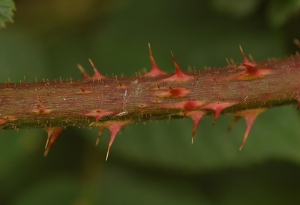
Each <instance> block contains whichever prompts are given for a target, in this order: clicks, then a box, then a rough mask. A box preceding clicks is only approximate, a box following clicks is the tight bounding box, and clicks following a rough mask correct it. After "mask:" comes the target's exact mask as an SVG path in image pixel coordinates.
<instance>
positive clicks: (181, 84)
mask: <svg viewBox="0 0 300 205" xmlns="http://www.w3.org/2000/svg"><path fill="white" fill-rule="evenodd" d="M246 69H248V67H247V64H245V63H244V64H241V65H234V64H229V65H228V66H227V67H225V68H220V69H209V70H205V71H192V72H189V73H186V75H185V77H184V76H181V77H180V76H179V74H180V73H179V74H178V72H179V71H178V72H177V71H176V72H177V74H178V76H179V77H178V79H177V78H175V77H176V76H175V75H176V73H175V75H174V74H166V75H165V74H159V75H157V76H155V77H145V76H135V77H130V78H107V77H106V78H102V79H98V80H97V79H95V80H79V81H74V80H66V81H61V80H56V81H52V82H50V81H44V82H36V83H28V82H20V83H2V84H0V126H1V128H2V129H20V128H46V127H48V128H49V127H67V126H78V127H85V126H89V125H93V126H100V125H101V124H105V123H107V122H112V121H125V120H130V121H135V122H139V121H148V120H162V119H168V118H170V117H171V118H182V117H185V116H188V115H186V113H187V112H190V111H194V110H197V111H198V110H201V111H205V113H206V114H213V113H214V112H215V110H214V109H212V108H210V107H209V106H206V105H210V104H212V103H215V104H220V105H223V104H224V103H227V104H228V103H229V104H228V105H229V106H225V105H224V106H223V107H222V110H221V113H222V114H224V113H232V114H234V115H235V113H238V112H239V111H243V110H248V109H255V108H262V107H265V108H270V107H275V106H280V105H284V104H291V103H296V102H297V101H298V99H300V95H299V90H300V80H299V79H300V55H297V54H296V55H295V56H292V57H289V58H286V59H283V60H272V61H268V62H263V63H255V69H257V70H258V71H263V70H267V71H268V72H267V73H266V74H264V73H263V74H255V73H252V71H251V70H250V71H251V72H250V71H249V70H248V72H247V71H246ZM172 76H175V77H173V78H172ZM186 76H188V77H186ZM189 102H192V106H188V105H189V104H187V103H189ZM193 102H197V103H194V104H197V105H194V104H193ZM103 113H104V114H103ZM96 121H97V122H96Z"/></svg>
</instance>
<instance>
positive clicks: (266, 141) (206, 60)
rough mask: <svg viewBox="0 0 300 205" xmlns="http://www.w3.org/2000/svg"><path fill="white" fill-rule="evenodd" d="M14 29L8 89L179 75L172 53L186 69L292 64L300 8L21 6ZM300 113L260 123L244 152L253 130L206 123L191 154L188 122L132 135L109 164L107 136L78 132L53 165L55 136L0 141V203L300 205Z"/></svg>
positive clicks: (10, 136)
mask: <svg viewBox="0 0 300 205" xmlns="http://www.w3.org/2000/svg"><path fill="white" fill-rule="evenodd" d="M15 3H16V8H17V11H16V13H15V17H14V22H15V23H14V24H10V23H9V24H7V26H6V28H5V29H1V30H0V72H1V75H0V80H1V82H4V81H7V80H8V78H9V79H10V81H13V82H19V80H21V79H23V78H24V76H25V77H26V80H27V81H34V79H35V77H37V78H38V79H40V80H42V79H43V78H47V79H50V80H51V79H57V78H59V77H62V78H63V79H66V78H69V77H72V78H74V79H81V78H82V77H81V74H80V72H79V71H78V69H77V67H76V64H77V63H80V64H82V65H83V66H84V67H85V68H86V70H87V71H88V72H89V73H90V74H92V69H91V68H90V66H89V63H88V60H87V59H88V58H91V59H92V60H93V61H94V63H95V65H96V66H97V67H98V69H99V70H100V72H101V73H103V74H108V75H111V74H115V75H118V76H120V75H121V74H124V75H125V76H131V75H135V72H138V71H141V70H142V69H144V68H146V69H147V70H149V69H150V62H149V56H148V48H147V43H148V42H150V43H151V46H152V49H153V54H154V57H155V59H156V62H157V64H158V65H159V66H160V67H161V68H162V69H163V70H165V71H168V72H172V71H173V70H174V68H173V63H172V59H171V55H170V51H171V50H172V51H173V52H174V54H175V56H176V58H177V60H178V63H179V65H180V66H181V67H182V69H183V70H186V69H187V67H188V66H192V67H196V68H197V69H203V68H204V67H205V66H212V67H222V66H226V61H225V58H233V59H234V60H235V61H237V62H241V55H240V52H239V49H238V46H239V45H242V46H243V49H244V51H245V52H246V53H247V54H252V55H253V56H254V59H255V60H256V61H263V60H266V59H268V58H270V57H271V58H273V57H276V58H283V57H285V56H288V55H290V54H293V53H294V52H295V51H296V50H297V49H298V50H299V48H297V47H296V46H295V45H294V44H293V43H292V39H293V38H297V37H298V38H300V37H299V36H300V26H299V25H300V24H299V23H300V17H299V15H298V11H299V8H300V5H299V4H300V2H299V1H297V0H287V1H280V0H277V1H271V0H269V1H263V0H244V1H238V0H211V1H208V0H207V1H204V0H202V1H199V0H198V1H196V0H189V1H187V0H177V1H171V0H164V1H159V0H153V1H137V0H136V1H135V0H111V1H109V0H105V1H102V0H101V1H97V0H85V1H73V0H49V1H40V0H22V1H21V0H18V1H15ZM298 115H299V114H298V113H297V111H296V106H295V105H294V106H284V107H279V108H274V109H271V110H269V111H267V112H265V113H263V114H261V115H260V116H259V117H258V119H257V121H256V123H255V125H254V127H253V130H252V131H251V133H250V136H249V139H248V141H247V142H246V144H245V146H244V148H243V150H242V151H239V145H240V142H241V140H242V136H243V134H244V129H245V123H244V122H243V120H241V121H240V122H239V123H237V125H236V127H235V128H234V129H233V130H232V132H231V133H230V134H226V129H227V126H228V125H229V124H230V122H231V120H232V118H231V117H230V116H221V117H220V118H219V120H218V121H217V123H216V125H215V126H212V117H210V116H209V117H205V118H204V119H203V120H202V121H201V123H200V126H199V128H198V131H197V133H196V137H195V142H194V144H193V145H191V132H192V121H191V120H190V119H182V120H171V121H169V122H167V121H158V122H156V121H152V122H146V123H145V125H144V124H142V123H136V124H132V125H129V126H128V127H126V128H125V129H123V130H122V132H121V133H120V134H119V135H118V136H117V138H116V140H115V142H114V145H113V147H112V149H111V152H110V156H109V160H108V161H107V162H105V153H106V149H107V144H108V140H109V132H108V131H107V130H106V131H105V132H104V134H103V137H102V138H101V140H100V144H99V146H97V147H95V146H94V143H95V140H96V137H97V130H96V129H91V130H90V129H82V128H81V129H80V128H68V129H66V130H65V131H64V132H63V133H62V134H61V136H60V138H58V140H57V142H56V143H55V145H54V146H53V148H52V149H51V151H50V153H49V155H48V157H46V158H44V157H43V151H44V150H43V149H44V144H45V141H46V132H45V131H43V130H20V131H19V132H16V131H1V132H0V155H1V157H0V204H22V205H23V204H74V205H90V204H145V205H147V204H158V205H159V204H204V205H206V204H207V205H208V204H228V205H229V204H230V205H231V204H249V205H250V204H298V203H299V201H300V192H299V191H300V127H299V123H300V120H299V117H298Z"/></svg>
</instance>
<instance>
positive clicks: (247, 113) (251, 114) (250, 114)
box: [234, 108, 266, 150]
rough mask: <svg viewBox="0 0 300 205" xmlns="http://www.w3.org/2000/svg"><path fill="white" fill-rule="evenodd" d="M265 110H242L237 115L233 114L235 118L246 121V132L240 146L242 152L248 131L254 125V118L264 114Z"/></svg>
mask: <svg viewBox="0 0 300 205" xmlns="http://www.w3.org/2000/svg"><path fill="white" fill-rule="evenodd" d="M265 110H266V108H257V109H251V110H244V111H239V112H237V113H234V114H235V115H236V116H240V117H243V118H244V119H245V121H246V131H245V134H244V137H243V141H242V143H241V145H240V150H242V148H243V146H244V144H245V142H246V140H247V138H248V135H249V133H250V130H251V128H252V126H253V124H254V121H255V119H256V117H257V116H258V115H259V114H260V113H262V112H264V111H265Z"/></svg>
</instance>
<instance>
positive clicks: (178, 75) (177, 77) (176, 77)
mask: <svg viewBox="0 0 300 205" xmlns="http://www.w3.org/2000/svg"><path fill="white" fill-rule="evenodd" d="M171 54H172V58H173V62H174V66H175V74H174V75H172V76H171V77H169V78H166V79H164V80H163V81H177V82H180V81H181V82H184V81H188V80H190V79H193V78H194V76H190V75H187V74H185V73H184V72H182V71H181V69H180V67H179V65H178V63H177V61H176V58H175V56H174V54H173V52H171Z"/></svg>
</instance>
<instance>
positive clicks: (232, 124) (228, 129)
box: [227, 116, 241, 133]
mask: <svg viewBox="0 0 300 205" xmlns="http://www.w3.org/2000/svg"><path fill="white" fill-rule="evenodd" d="M240 119H241V116H235V117H234V119H233V120H232V122H231V123H230V125H229V127H228V128H227V133H229V132H230V131H231V130H232V128H233V127H234V126H235V124H236V123H237V122H238V121H239V120H240Z"/></svg>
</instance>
